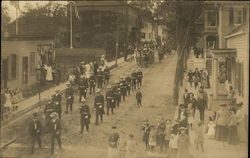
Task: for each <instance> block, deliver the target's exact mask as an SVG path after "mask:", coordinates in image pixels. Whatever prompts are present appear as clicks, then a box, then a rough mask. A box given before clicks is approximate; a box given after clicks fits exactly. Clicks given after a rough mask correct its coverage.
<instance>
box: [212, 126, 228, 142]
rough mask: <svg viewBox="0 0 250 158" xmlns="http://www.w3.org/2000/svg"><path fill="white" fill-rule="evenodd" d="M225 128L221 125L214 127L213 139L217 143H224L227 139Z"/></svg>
mask: <svg viewBox="0 0 250 158" xmlns="http://www.w3.org/2000/svg"><path fill="white" fill-rule="evenodd" d="M227 131H228V130H227V127H226V126H221V125H216V129H215V139H216V140H219V141H226V139H227Z"/></svg>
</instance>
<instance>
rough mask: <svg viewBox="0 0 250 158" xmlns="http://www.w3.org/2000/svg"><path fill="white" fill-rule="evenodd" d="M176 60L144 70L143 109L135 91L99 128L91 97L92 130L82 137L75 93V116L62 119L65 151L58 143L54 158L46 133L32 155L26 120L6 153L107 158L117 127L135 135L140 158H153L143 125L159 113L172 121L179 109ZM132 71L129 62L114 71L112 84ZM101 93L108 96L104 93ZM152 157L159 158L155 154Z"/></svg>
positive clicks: (29, 157) (173, 57)
mask: <svg viewBox="0 0 250 158" xmlns="http://www.w3.org/2000/svg"><path fill="white" fill-rule="evenodd" d="M176 61H177V56H176V55H171V56H168V57H167V59H165V60H164V61H163V63H161V64H154V65H150V66H149V67H148V68H143V69H142V70H143V73H144V79H143V85H142V87H141V89H142V94H143V99H142V107H141V108H138V107H137V106H136V100H135V92H132V93H131V95H130V96H129V97H126V101H125V102H122V103H121V105H120V107H119V108H117V109H115V114H114V115H109V116H106V115H105V116H104V122H103V123H102V124H100V125H99V126H96V125H95V124H94V122H95V120H94V119H95V115H94V111H93V101H94V95H88V96H87V103H88V105H89V106H90V107H91V113H92V118H91V125H90V130H89V131H88V132H86V131H84V133H83V134H80V133H79V130H80V126H79V123H80V116H79V112H78V111H77V108H78V107H79V103H78V94H75V96H76V98H75V105H74V111H73V113H72V114H67V115H66V114H64V115H63V118H62V123H63V131H62V142H63V144H62V146H63V151H60V150H59V149H58V146H57V144H56V151H55V155H53V156H51V155H50V140H49V135H48V134H46V135H44V136H43V139H42V146H43V149H40V150H39V149H36V150H35V153H34V154H33V155H29V153H30V146H29V144H30V143H29V141H30V138H29V135H28V130H27V121H25V122H23V123H22V125H19V126H21V127H20V129H21V130H20V129H19V132H18V140H17V141H16V142H15V143H14V144H12V145H11V146H9V148H8V149H7V150H5V152H4V153H3V154H4V155H6V156H20V157H25V158H33V157H34V158H105V157H107V149H108V146H107V144H108V137H109V135H110V134H111V133H112V129H111V126H112V125H116V126H117V132H118V133H119V132H120V131H121V130H124V131H125V132H126V135H127V136H128V134H134V136H135V139H136V141H137V143H138V156H139V157H152V155H150V154H149V153H147V152H145V151H144V144H143V142H142V135H143V131H142V130H141V126H142V122H143V120H144V119H148V120H149V122H150V123H152V124H154V123H155V119H156V117H157V115H158V114H159V113H162V114H163V116H164V117H165V118H170V119H172V118H173V116H174V112H175V109H176V106H174V105H172V89H173V83H174V75H175V68H176ZM133 68H135V64H134V63H131V62H130V63H126V64H125V65H123V66H122V67H119V68H116V69H114V70H113V71H112V74H113V76H112V77H111V82H114V80H116V79H119V76H120V75H125V74H126V73H127V72H131V70H132V69H133ZM102 93H103V94H105V92H104V91H102ZM63 106H64V108H65V102H63ZM36 147H37V146H36ZM153 157H156V155H155V156H153ZM158 157H161V156H158Z"/></svg>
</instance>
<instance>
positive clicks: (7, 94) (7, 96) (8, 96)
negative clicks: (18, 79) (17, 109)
mask: <svg viewBox="0 0 250 158" xmlns="http://www.w3.org/2000/svg"><path fill="white" fill-rule="evenodd" d="M4 95H5V99H6V101H5V104H4V107H5V108H6V109H8V111H9V110H10V109H11V108H13V105H12V103H11V94H10V91H9V90H8V89H7V90H5V93H4Z"/></svg>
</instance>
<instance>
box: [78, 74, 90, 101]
mask: <svg viewBox="0 0 250 158" xmlns="http://www.w3.org/2000/svg"><path fill="white" fill-rule="evenodd" d="M87 88H88V80H87V79H86V78H85V76H81V81H80V84H79V102H81V100H82V97H84V98H85V99H86V94H87Z"/></svg>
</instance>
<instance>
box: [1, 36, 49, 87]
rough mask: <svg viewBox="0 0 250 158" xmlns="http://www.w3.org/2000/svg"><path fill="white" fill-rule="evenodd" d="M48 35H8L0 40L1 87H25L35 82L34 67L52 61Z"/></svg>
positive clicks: (35, 73)
mask: <svg viewBox="0 0 250 158" xmlns="http://www.w3.org/2000/svg"><path fill="white" fill-rule="evenodd" d="M53 47H54V44H53V40H52V39H51V38H50V37H41V36H40V37H34V36H33V37H19V38H18V39H17V38H13V37H9V38H6V39H2V40H1V87H2V88H7V87H8V88H10V89H15V88H20V89H26V88H28V87H29V86H31V85H34V84H36V83H37V72H36V68H37V67H38V65H39V64H40V65H41V64H44V63H47V62H52V60H53V56H54V55H53V52H54V51H53V49H54V48H53Z"/></svg>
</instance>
